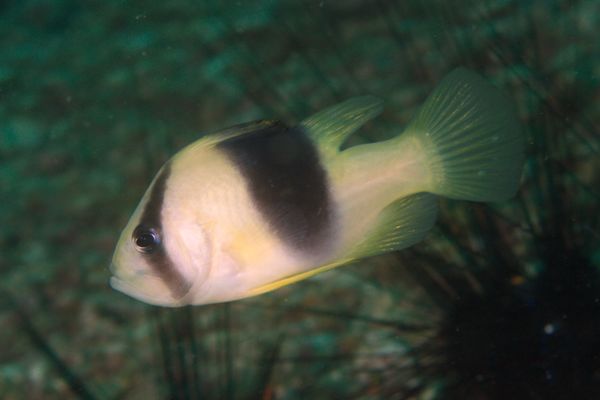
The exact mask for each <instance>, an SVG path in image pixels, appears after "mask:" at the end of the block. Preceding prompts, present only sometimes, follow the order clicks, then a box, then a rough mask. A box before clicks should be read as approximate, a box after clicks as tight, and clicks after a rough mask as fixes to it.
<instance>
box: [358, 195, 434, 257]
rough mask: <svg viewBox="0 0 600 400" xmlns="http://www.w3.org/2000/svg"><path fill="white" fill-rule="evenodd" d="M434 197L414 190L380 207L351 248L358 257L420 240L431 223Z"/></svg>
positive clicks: (405, 245)
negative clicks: (363, 233) (362, 235)
mask: <svg viewBox="0 0 600 400" xmlns="http://www.w3.org/2000/svg"><path fill="white" fill-rule="evenodd" d="M436 216H437V202H436V196H435V195H433V194H430V193H417V194H414V195H411V196H407V197H404V198H402V199H400V200H396V201H395V202H393V203H392V204H390V205H389V206H387V207H386V208H384V209H383V210H382V211H381V213H380V214H379V216H378V217H377V222H376V223H375V225H374V227H373V228H372V229H371V230H370V231H369V232H368V233H367V235H366V236H365V238H364V239H363V240H362V241H361V242H359V243H358V244H357V245H356V246H355V247H354V248H353V249H352V250H351V251H350V255H349V256H350V258H352V259H359V258H364V257H370V256H375V255H378V254H383V253H388V252H391V251H396V250H401V249H404V248H406V247H409V246H412V245H413V244H415V243H417V242H420V241H421V240H422V239H423V238H424V237H425V235H426V234H427V232H428V231H429V230H430V229H431V227H432V226H433V224H434V223H435V219H436Z"/></svg>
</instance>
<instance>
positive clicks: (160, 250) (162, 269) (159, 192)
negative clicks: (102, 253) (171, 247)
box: [133, 163, 191, 299]
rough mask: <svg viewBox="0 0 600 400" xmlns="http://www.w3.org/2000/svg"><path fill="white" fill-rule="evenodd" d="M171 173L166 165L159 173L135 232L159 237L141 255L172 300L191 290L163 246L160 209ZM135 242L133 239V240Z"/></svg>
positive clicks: (188, 283) (168, 165)
mask: <svg viewBox="0 0 600 400" xmlns="http://www.w3.org/2000/svg"><path fill="white" fill-rule="evenodd" d="M170 173H171V168H170V164H169V163H167V164H165V166H164V167H163V169H162V170H161V171H160V172H159V175H158V176H157V178H156V180H155V181H154V184H153V186H152V190H151V191H150V197H149V199H148V202H147V203H146V205H145V206H144V212H143V213H142V217H141V218H140V223H139V225H138V227H137V228H136V229H135V230H134V235H135V233H136V232H142V231H148V230H154V232H156V233H157V234H158V236H159V237H160V242H159V243H158V244H157V245H156V246H155V247H154V248H153V249H152V250H151V251H150V252H148V253H142V257H144V258H145V259H146V260H147V262H148V265H150V266H151V267H152V269H153V270H154V271H155V272H156V273H157V274H158V275H159V276H160V277H161V278H162V279H163V280H164V281H165V283H166V284H167V287H168V288H169V290H170V291H171V294H172V295H173V297H174V298H176V299H179V298H181V297H183V296H184V295H185V294H186V293H187V292H188V291H189V290H190V288H191V283H190V282H188V280H187V279H186V278H185V277H184V276H183V275H182V274H181V273H180V272H179V270H177V268H176V266H175V265H174V264H173V262H172V260H171V259H170V257H169V255H168V254H167V251H166V249H165V245H164V236H163V235H164V232H163V226H162V214H161V212H162V207H163V202H164V197H165V190H166V188H167V180H168V178H169V175H170ZM133 240H135V237H134V238H133Z"/></svg>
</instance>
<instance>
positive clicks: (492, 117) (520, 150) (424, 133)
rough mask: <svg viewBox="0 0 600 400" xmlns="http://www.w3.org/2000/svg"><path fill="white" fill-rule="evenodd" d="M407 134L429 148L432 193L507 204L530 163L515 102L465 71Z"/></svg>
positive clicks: (433, 98) (436, 95)
mask: <svg viewBox="0 0 600 400" xmlns="http://www.w3.org/2000/svg"><path fill="white" fill-rule="evenodd" d="M406 134H408V135H411V136H413V137H415V138H417V139H418V141H419V142H421V144H422V146H423V148H424V149H425V153H426V157H427V163H428V165H429V169H430V173H431V178H432V179H431V184H430V187H429V188H428V191H430V192H432V193H435V194H439V195H442V196H446V197H450V198H454V199H463V200H472V201H499V200H505V199H508V198H510V197H512V196H513V195H514V194H515V192H516V191H517V188H518V185H519V178H520V175H521V169H522V164H523V159H524V140H523V136H522V133H521V129H520V126H519V122H518V119H517V115H516V113H515V110H514V107H513V105H512V104H511V102H510V101H509V99H508V98H507V97H506V96H505V95H504V94H503V93H502V92H501V91H500V90H499V89H497V88H495V87H494V86H492V85H491V84H490V83H488V82H486V81H485V80H484V79H483V78H481V77H480V76H478V75H476V74H475V73H473V72H470V71H468V70H466V69H463V68H459V69H456V70H454V71H453V72H451V73H450V74H449V75H448V76H446V77H445V78H444V79H443V80H442V82H440V84H439V86H438V87H437V88H436V89H435V90H434V92H433V93H432V94H431V95H430V96H429V97H428V98H427V100H426V101H425V104H423V106H422V107H421V109H420V110H419V112H418V113H417V115H416V116H415V118H414V119H413V120H412V121H411V123H410V125H409V126H408V128H407V130H406ZM403 136H404V135H403Z"/></svg>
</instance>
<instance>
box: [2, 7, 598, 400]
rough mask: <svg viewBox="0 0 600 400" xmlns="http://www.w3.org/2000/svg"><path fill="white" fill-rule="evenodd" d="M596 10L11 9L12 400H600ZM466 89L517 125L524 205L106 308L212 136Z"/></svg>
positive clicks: (7, 385)
mask: <svg viewBox="0 0 600 400" xmlns="http://www.w3.org/2000/svg"><path fill="white" fill-rule="evenodd" d="M599 15H600V5H599V2H598V1H593V0H584V1H558V0H556V1H541V0H540V1H500V0H498V1H488V0H486V1H464V0H461V1H454V2H448V1H412V0H411V1H385V0H381V1H341V0H340V1H331V0H329V1H327V0H325V1H323V0H321V1H312V0H300V1H258V0H257V1H231V2H225V1H221V2H217V1H208V2H191V1H190V2H186V1H177V0H176V1H165V2H151V1H141V0H138V1H59V0H56V1H52V0H46V1H33V0H29V1H13V2H11V1H7V2H2V3H1V4H0V273H1V279H0V326H1V329H0V343H1V345H0V398H2V399H65V398H82V399H167V398H168V399H333V398H336V399H337V398H340V399H341V398H343V399H346V398H348V399H476V400H479V399H483V400H487V399H573V398H576V399H595V398H600V275H598V268H599V267H600V245H599V243H600V217H599V216H600V213H599V212H598V211H599V210H598V206H597V205H598V202H599V199H600V191H599V189H598V188H599V187H600V173H599V172H600V170H599V162H598V159H599V158H598V155H599V152H600V141H599V134H598V127H599V123H598V121H599V118H598V117H599V115H600V106H599V104H600V103H599V101H598V100H599V94H600V92H599V91H598V79H599V74H600V53H599V51H598V43H597V42H598V39H597V36H598V35H597V30H598V26H599V22H600V21H599ZM457 66H464V67H467V68H469V69H472V70H474V71H477V72H478V73H479V74H481V75H483V76H484V77H485V78H486V79H487V80H489V81H490V82H492V83H494V84H495V85H497V86H498V87H501V88H502V89H503V90H504V91H505V92H506V93H507V94H508V95H509V96H510V97H511V98H512V99H513V100H514V102H515V103H516V105H517V109H518V114H519V118H520V120H521V122H522V124H523V127H524V135H525V136H526V139H527V143H528V147H527V162H526V165H525V169H524V172H523V180H522V185H521V190H520V191H519V194H518V195H517V197H515V198H514V199H512V200H510V201H507V202H502V203H497V204H492V205H482V204H476V203H467V202H453V201H449V200H440V217H439V221H438V223H437V225H436V227H435V229H434V230H433V231H432V232H431V233H430V234H429V235H428V236H427V238H426V240H424V241H423V242H422V243H420V244H418V245H416V246H414V247H412V248H410V249H407V250H404V251H401V252H398V253H394V254H390V255H387V256H381V257H377V258H372V259H368V260H364V261H361V262H359V263H357V264H355V265H351V266H345V267H343V268H339V269H337V270H334V271H330V272H327V273H324V274H322V275H319V276H317V277H315V278H312V279H310V280H307V281H304V282H301V283H298V284H295V285H292V286H288V287H285V288H283V289H281V290H278V291H275V292H272V293H269V294H266V295H263V296H259V297H256V298H250V299H247V300H242V301H237V302H233V303H228V304H218V305H210V306H201V307H192V308H184V309H176V310H173V309H161V308H156V307H151V306H147V305H144V304H143V303H141V302H138V301H136V300H133V299H130V298H128V297H126V296H124V295H122V294H121V293H118V292H116V291H114V290H112V289H111V288H110V287H109V285H108V279H109V277H110V272H109V270H108V266H109V263H110V258H111V256H112V251H113V249H114V246H115V244H116V240H117V238H118V235H119V232H120V230H121V229H122V228H123V226H124V225H125V223H126V221H127V219H128V217H129V215H130V214H131V212H132V211H133V208H134V207H135V205H136V204H137V202H138V200H139V198H140V197H141V195H142V194H143V192H144V190H145V189H146V187H147V186H148V184H149V182H150V180H151V178H152V176H154V174H155V173H156V171H157V170H158V168H159V167H160V165H162V164H163V162H164V161H165V160H167V159H168V158H169V157H170V155H172V154H173V153H174V152H175V151H177V149H180V148H181V147H183V146H185V145H186V144H188V143H190V142H192V141H194V140H195V139H197V138H199V137H200V136H201V135H202V133H203V132H206V131H210V130H214V129H218V128H224V127H227V126H230V125H233V124H237V123H241V122H246V121H251V120H255V119H260V118H273V119H282V120H284V121H287V122H289V123H290V124H293V123H297V122H298V121H300V120H302V118H304V117H306V116H308V115H310V114H312V113H313V112H315V111H319V110H321V109H323V108H324V107H326V106H329V105H332V104H335V103H336V102H339V101H341V100H344V99H347V98H350V97H352V96H357V95H363V94H371V95H375V96H378V97H380V98H381V99H383V100H384V101H385V110H384V112H383V114H382V115H381V116H380V117H379V118H377V119H376V120H374V121H373V122H371V123H369V124H368V125H366V126H365V127H364V128H363V129H362V130H361V131H360V133H359V135H358V136H357V137H355V138H354V139H353V140H352V144H354V143H360V142H368V141H375V140H380V139H382V138H386V137H389V136H391V135H394V134H396V133H398V132H399V131H400V130H401V129H402V127H403V126H405V124H406V123H407V122H408V120H409V119H410V117H411V115H413V113H414V112H415V110H416V109H417V107H418V106H419V105H420V104H421V103H422V101H423V100H424V98H425V97H426V95H427V94H428V93H429V92H430V91H431V90H432V89H433V87H435V85H436V83H437V82H439V80H440V79H441V78H442V77H443V76H444V75H445V74H446V73H448V72H449V71H451V70H452V69H453V68H455V67H457Z"/></svg>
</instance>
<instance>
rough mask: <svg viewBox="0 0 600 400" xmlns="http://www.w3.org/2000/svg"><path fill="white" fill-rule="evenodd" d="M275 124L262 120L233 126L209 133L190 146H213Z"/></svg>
mask: <svg viewBox="0 0 600 400" xmlns="http://www.w3.org/2000/svg"><path fill="white" fill-rule="evenodd" d="M277 123H278V121H276V120H270V119H262V120H258V121H252V122H246V123H243V124H238V125H234V126H232V127H229V128H225V129H222V130H218V131H215V132H209V133H207V134H206V136H204V137H202V138H200V139H199V140H198V141H197V142H196V143H194V144H192V146H196V145H201V146H209V147H210V146H215V145H217V144H219V143H221V142H222V141H224V140H227V139H232V138H235V137H238V136H244V135H247V134H250V133H254V132H256V131H258V130H261V129H265V128H268V127H271V126H273V125H275V124H277Z"/></svg>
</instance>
